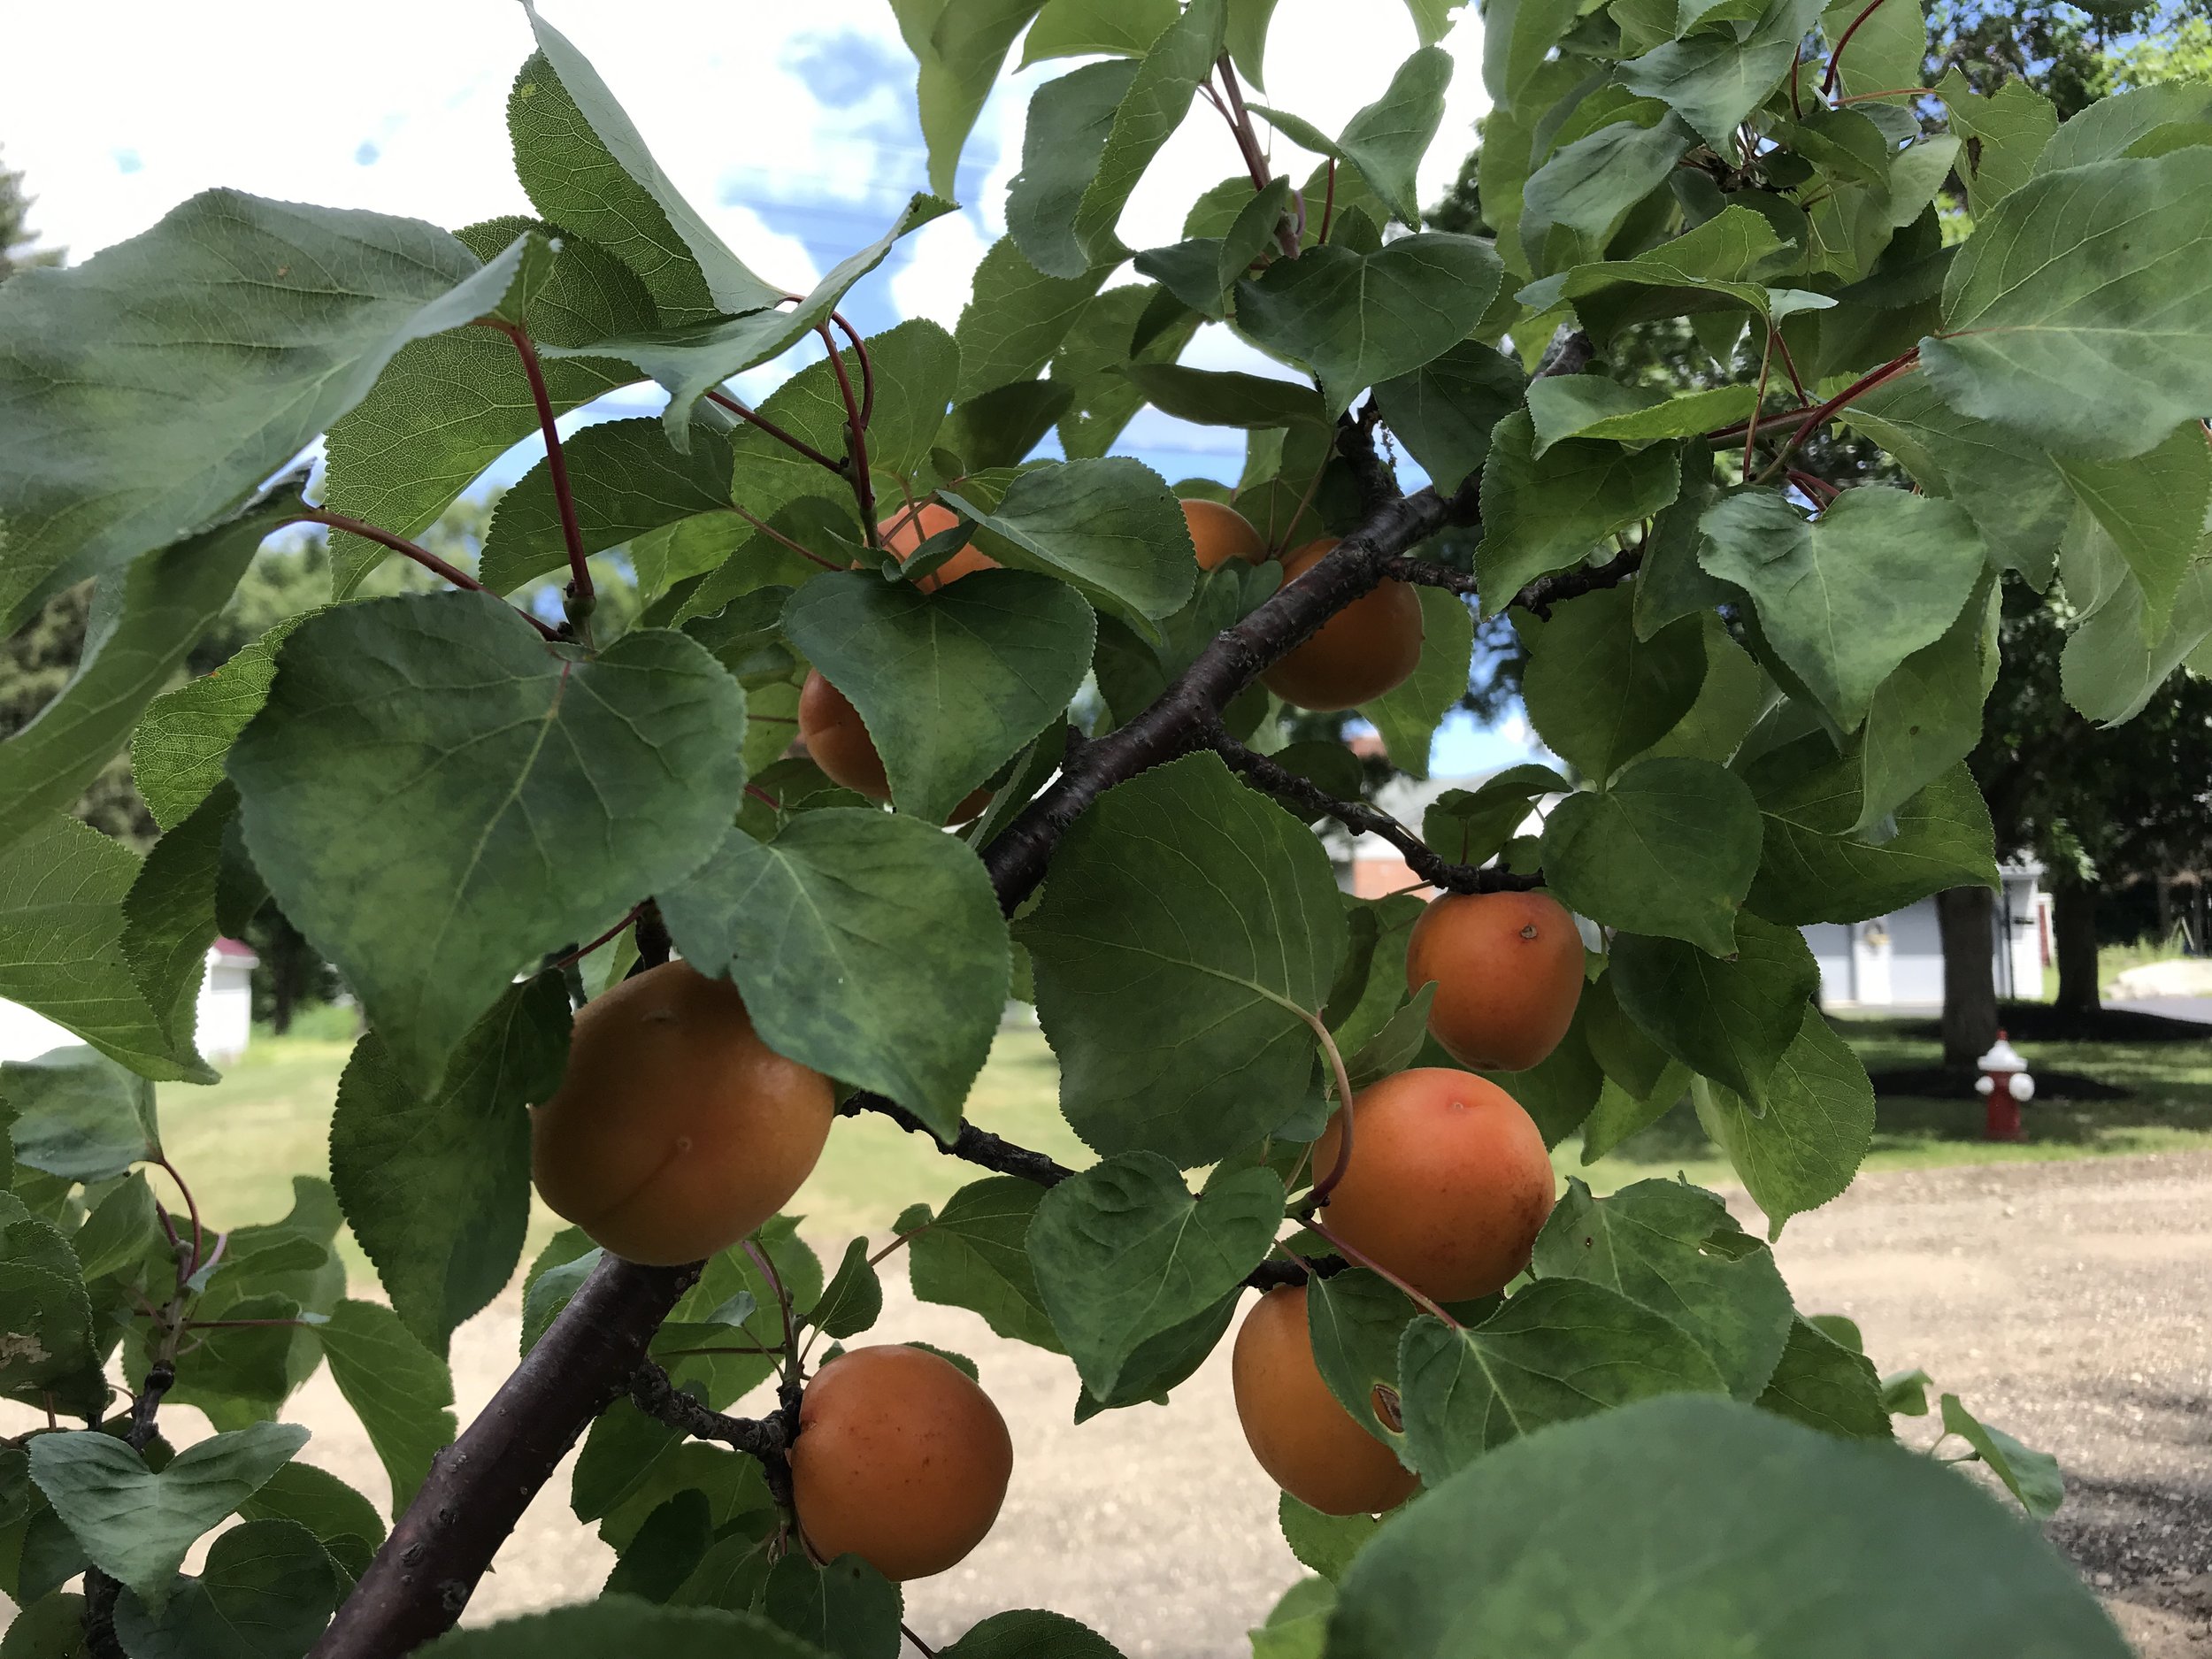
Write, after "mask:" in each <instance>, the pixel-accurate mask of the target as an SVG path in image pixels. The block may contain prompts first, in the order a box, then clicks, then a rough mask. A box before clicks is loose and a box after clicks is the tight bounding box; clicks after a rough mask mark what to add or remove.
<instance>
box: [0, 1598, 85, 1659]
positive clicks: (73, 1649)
mask: <svg viewBox="0 0 2212 1659" xmlns="http://www.w3.org/2000/svg"><path fill="white" fill-rule="evenodd" d="M84 1628H85V1605H84V1597H82V1596H81V1595H79V1594H76V1593H75V1592H74V1591H67V1592H65V1591H60V1590H52V1591H49V1592H48V1593H47V1594H44V1595H42V1596H41V1597H39V1598H38V1599H37V1600H36V1601H30V1602H29V1603H28V1604H27V1605H24V1606H21V1607H19V1609H18V1610H17V1612H16V1616H15V1618H14V1620H13V1622H12V1623H11V1624H9V1626H8V1629H7V1633H6V1634H5V1635H4V1636H0V1659H86V1655H87V1653H88V1649H87V1648H86V1647H85V1640H84Z"/></svg>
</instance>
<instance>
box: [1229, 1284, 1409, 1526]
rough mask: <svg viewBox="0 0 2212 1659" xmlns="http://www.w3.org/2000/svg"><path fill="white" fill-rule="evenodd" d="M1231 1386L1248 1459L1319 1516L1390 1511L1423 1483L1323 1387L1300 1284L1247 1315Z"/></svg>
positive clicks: (1284, 1287) (1284, 1288) (1269, 1295)
mask: <svg viewBox="0 0 2212 1659" xmlns="http://www.w3.org/2000/svg"><path fill="white" fill-rule="evenodd" d="M1229 1379H1230V1385H1231V1386H1232V1387H1233V1388H1234V1390H1235V1391H1236V1400H1237V1420H1238V1421H1239V1422H1240V1423H1242V1424H1243V1425H1244V1439H1245V1441H1246V1443H1247V1444H1248V1445H1249V1446H1250V1447H1251V1448H1252V1455H1253V1456H1255V1457H1256V1458H1257V1459H1259V1463H1260V1467H1261V1468H1262V1469H1264V1470H1265V1471H1267V1474H1268V1479H1271V1480H1272V1481H1273V1482H1274V1483H1275V1484H1276V1485H1277V1486H1280V1487H1281V1488H1282V1489H1283V1490H1284V1491H1285V1492H1287V1493H1288V1494H1290V1495H1291V1496H1292V1497H1294V1498H1295V1499H1297V1500H1298V1502H1301V1503H1303V1504H1306V1505H1308V1506H1310V1508H1313V1509H1318V1510H1320V1511H1321V1512H1322V1513H1323V1514H1324V1515H1372V1514H1375V1513H1377V1512H1379V1511H1380V1510H1383V1509H1396V1508H1397V1507H1398V1505H1400V1504H1401V1503H1403V1502H1405V1501H1406V1500H1407V1499H1408V1498H1409V1497H1411V1496H1412V1495H1413V1489H1414V1487H1415V1486H1418V1485H1419V1484H1420V1479H1419V1477H1417V1475H1415V1474H1414V1473H1413V1471H1411V1470H1409V1469H1408V1468H1407V1467H1406V1466H1405V1465H1404V1464H1403V1463H1400V1462H1399V1461H1398V1457H1397V1454H1396V1453H1394V1452H1393V1451H1392V1450H1391V1449H1390V1448H1389V1447H1387V1446H1386V1445H1384V1444H1383V1443H1382V1442H1381V1441H1380V1440H1377V1439H1376V1438H1375V1437H1374V1436H1373V1435H1372V1434H1370V1433H1369V1432H1367V1431H1366V1430H1365V1429H1364V1428H1363V1427H1361V1426H1360V1424H1359V1421H1358V1419H1357V1418H1356V1417H1353V1416H1352V1414H1351V1413H1350V1412H1348V1411H1347V1410H1346V1409H1344V1408H1343V1407H1342V1406H1341V1405H1340V1404H1338V1403H1337V1398H1336V1396H1335V1395H1334V1394H1331V1393H1330V1392H1329V1385H1328V1384H1327V1383H1325V1382H1324V1381H1323V1380H1322V1379H1321V1368H1320V1367H1319V1366H1317V1365H1316V1364H1315V1363H1314V1360H1313V1337H1312V1334H1311V1333H1310V1331H1309V1330H1308V1329H1307V1326H1306V1287H1305V1286H1303V1285H1282V1286H1277V1287H1276V1288H1275V1289H1273V1290H1271V1291H1269V1292H1268V1293H1267V1294H1265V1295H1263V1296H1262V1297H1261V1298H1260V1300H1259V1302H1258V1303H1257V1305H1256V1306H1255V1307H1254V1308H1253V1310H1252V1311H1251V1312H1249V1313H1248V1314H1247V1315H1245V1316H1244V1324H1243V1325H1242V1326H1240V1328H1239V1329H1238V1331H1237V1341H1236V1348H1235V1350H1234V1351H1233V1353H1232V1354H1231V1356H1230V1359H1229Z"/></svg>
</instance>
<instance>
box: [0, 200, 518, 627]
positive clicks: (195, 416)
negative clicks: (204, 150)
mask: <svg viewBox="0 0 2212 1659" xmlns="http://www.w3.org/2000/svg"><path fill="white" fill-rule="evenodd" d="M519 254H520V250H518V249H512V250H509V252H508V253H507V254H504V255H503V256H501V257H499V258H498V259H495V260H494V261H493V262H492V263H491V264H490V265H483V266H479V265H478V262H477V260H476V258H475V257H474V256H472V254H471V253H470V252H469V251H468V250H467V249H465V248H464V247H463V246H462V245H461V244H460V243H459V242H456V241H455V240H454V239H453V238H452V237H450V236H449V235H447V234H446V233H445V232H443V231H442V230H438V229H436V228H434V227H431V226H428V225H425V224H423V223H421V222H420V221H419V220H416V219H390V218H387V217H385V216H384V215H382V214H380V213H366V212H358V211H340V210H337V209H334V208H319V207H303V206H299V205H296V204H290V203H280V202H266V201H263V200H261V199H260V198H259V197H257V196H243V195H241V194H240V193H238V192H237V191H234V190H208V191H204V192H202V193H201V194H200V195H198V196H194V197H193V198H192V199H191V200H190V201H188V202H187V203H185V204H183V205H182V206H180V207H178V208H174V209H173V210H172V211H170V212H169V213H168V214H167V215H166V216H165V218H164V219H162V220H161V222H160V223H159V224H157V225H156V226H155V227H153V228H152V229H151V230H149V231H146V232H144V233H142V234H140V235H137V236H134V237H132V238H130V239H129V240H128V241H127V242H118V243H116V244H115V245H114V246H113V247H111V248H107V249H104V250H102V251H101V252H100V253H99V254H97V255H96V256H95V257H93V258H90V259H88V260H86V261H85V262H84V263H83V264H82V265H75V266H72V267H70V268H69V269H66V270H63V269H60V268H53V269H46V270H40V269H31V270H27V271H25V272H24V273H22V274H23V276H24V277H25V279H26V280H23V281H20V282H17V281H10V282H9V283H8V285H7V288H6V291H5V293H4V294H0V341H4V342H6V348H7V349H6V354H5V356H4V357H0V410H4V411H5V413H4V416H0V457H4V459H0V520H4V521H5V523H6V524H7V526H8V538H9V539H8V558H7V564H6V567H5V570H4V572H0V634H12V633H13V632H14V631H15V629H16V628H17V627H19V626H20V625H21V624H22V622H23V621H24V619H25V618H27V617H28V616H29V615H30V614H31V612H32V611H34V610H35V608H36V607H37V606H39V605H40V604H42V603H44V602H45V601H46V600H47V599H48V598H50V597H51V596H52V595H55V594H57V593H59V592H60V591H61V590H62V589H63V588H68V587H71V586H73V584H75V583H77V582H80V581H82V580H84V579H85V578H86V577H88V576H105V575H109V574H111V573H112V572H119V571H120V570H122V568H123V567H124V566H125V565H128V564H130V563H131V561H132V560H134V559H135V558H136V557H138V556H139V555H140V554H142V553H143V552H145V551H147V550H148V549H151V548H156V547H163V546H166V545H168V544H169V543H171V542H173V541H178V540H179V539H180V538H183V537H189V536H192V535H195V534H198V533H200V532H201V531H203V530H205V529H208V528H210V527H211V526H214V525H216V524H218V523H219V522H220V521H221V520H222V519H224V518H227V517H228V516H229V515H230V514H231V513H232V512H233V511H234V510H235V509H236V508H237V507H238V506H239V505H240V503H242V502H244V501H245V500H246V498H247V497H248V496H249V495H250V494H251V493H252V492H253V491H254V489H255V488H257V486H258V485H259V484H260V483H261V482H262V480H265V479H267V478H269V477H270V476H272V475H273V473H275V472H278V471H279V470H280V468H282V467H283V466H284V465H286V463H288V461H290V460H291V459H292V457H294V456H296V455H297V454H298V453H299V452H300V450H301V449H303V448H305V447H306V446H307V445H308V444H309V443H310V442H312V441H313V439H314V438H315V437H316V436H317V434H320V433H321V432H323V431H324V430H325V429H326V428H327V427H328V426H330V425H331V423H332V422H333V421H334V420H336V419H337V418H338V417H339V416H341V415H342V414H343V413H345V411H347V410H349V409H350V408H351V407H352V406H353V405H354V404H355V403H358V402H360V401H361V399H362V397H363V396H365V395H366V394H367V392H368V389H369V387H370V385H371V383H372V382H373V381H374V380H375V379H376V377H377V373H378V372H379V371H380V370H381V369H382V368H383V366H384V365H385V364H386V363H388V361H390V359H391V357H392V354H393V353H394V352H396V351H397V350H398V349H400V347H402V346H403V345H404V344H405V343H406V342H409V341H410V340H414V339H418V338H419V337H421V336H423V335H425V334H436V333H438V332H439V331H440V330H442V329H446V328H452V327H457V326H460V325H461V324H464V323H466V322H468V321H469V320H470V319H472V318H474V317H476V316H477V315H479V314H480V312H482V311H485V310H486V309H488V307H489V306H490V305H492V304H493V303H495V302H496V301H497V299H498V297H499V296H500V295H502V294H503V292H505V290H506V288H507V286H508V282H509V280H510V278H511V275H512V273H513V270H514V266H515V264H516V262H517V260H518V257H519ZM180 410H189V411H191V413H190V419H177V414H178V411H180Z"/></svg>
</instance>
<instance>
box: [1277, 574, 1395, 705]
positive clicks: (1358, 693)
mask: <svg viewBox="0 0 2212 1659" xmlns="http://www.w3.org/2000/svg"><path fill="white" fill-rule="evenodd" d="M1336 543H1337V538H1336V537H1334V536H1324V537H1323V538H1322V539H1321V540H1320V541H1309V542H1307V543H1306V545H1305V546H1303V547H1302V548H1300V549H1298V550H1297V551H1296V552H1294V553H1292V554H1289V555H1288V556H1286V557H1285V558H1284V560H1283V583H1284V585H1285V586H1286V587H1287V586H1288V585H1289V584H1290V583H1292V582H1294V581H1295V580H1298V578H1299V577H1301V576H1302V575H1303V574H1304V573H1305V572H1307V571H1308V570H1310V569H1311V568H1312V567H1313V566H1314V565H1317V564H1318V563H1319V562H1320V560H1321V558H1322V557H1323V556H1324V555H1325V554H1326V553H1327V552H1328V551H1329V550H1330V549H1332V548H1333V547H1335V546H1336ZM1420 665H1421V599H1420V595H1417V594H1416V593H1415V592H1414V591H1413V589H1412V588H1410V587H1409V586H1408V585H1407V584H1405V583H1404V582H1398V581H1384V582H1379V583H1378V584H1377V585H1376V586H1375V588H1373V589H1372V590H1371V592H1368V593H1364V594H1362V595H1360V596H1359V597H1358V598H1356V599H1355V600H1353V601H1352V603H1350V604H1348V605H1347V606H1345V607H1344V609H1343V610H1341V611H1338V612H1337V613H1336V614H1335V615H1334V616H1333V617H1331V618H1329V619H1328V620H1327V621H1326V622H1325V623H1323V624H1322V625H1321V626H1320V627H1319V628H1318V629H1317V630H1316V631H1315V632H1314V633H1313V634H1312V635H1310V637H1309V638H1308V639H1307V640H1306V641H1304V642H1303V643H1302V644H1301V645H1299V646H1297V647H1295V648H1294V649H1292V650H1291V651H1290V652H1289V653H1288V654H1287V655H1286V656H1284V657H1281V658H1279V660H1278V661H1277V662H1276V664H1275V665H1274V666H1273V667H1271V668H1270V669H1268V670H1267V671H1266V672H1264V673H1263V674H1262V675H1261V676H1260V680H1261V683H1262V684H1263V685H1265V686H1266V687H1267V688H1268V689H1269V690H1270V691H1271V692H1273V693H1274V694H1275V695H1277V696H1279V697H1280V698H1281V699H1282V700H1283V701H1284V702H1285V703H1292V704H1294V705H1295V706H1297V707H1298V708H1301V709H1311V710H1316V711H1317V712H1326V711H1328V710H1334V709H1355V708H1357V707H1358V706H1359V705H1360V704H1361V703H1368V702H1371V701H1372V700H1373V699H1375V698H1377V697H1379V696H1381V695H1383V694H1384V693H1385V692H1386V691H1394V690H1396V689H1397V687H1400V686H1402V685H1403V684H1405V682H1406V681H1407V680H1409V678H1411V676H1412V673H1413V671H1414V670H1415V669H1417V668H1418V667H1419V666H1420Z"/></svg>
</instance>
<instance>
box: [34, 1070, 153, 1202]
mask: <svg viewBox="0 0 2212 1659" xmlns="http://www.w3.org/2000/svg"><path fill="white" fill-rule="evenodd" d="M0 1100H4V1101H5V1102H7V1106H8V1110H9V1113H10V1117H11V1119H12V1121H11V1123H10V1125H9V1134H10V1136H11V1138H12V1141H13V1142H14V1148H15V1161H16V1163H18V1164H28V1165H29V1166H30V1167H31V1168H32V1169H35V1170H40V1171H43V1172H45V1173H46V1174H48V1175H58V1176H60V1177H61V1178H62V1179H65V1180H71V1181H87V1182H89V1181H104V1180H110V1179H113V1178H114V1177H116V1176H119V1175H121V1174H122V1173H124V1172H125V1171H127V1170H128V1169H129V1168H130V1167H131V1165H132V1164H138V1163H142V1162H148V1161H150V1160H152V1159H155V1158H157V1157H159V1156H161V1131H160V1129H159V1127H158V1126H157V1124H156V1121H155V1118H154V1090H153V1085H152V1084H151V1083H150V1082H148V1081H147V1080H146V1079H145V1078H143V1077H142V1076H137V1075H134V1074H133V1073H132V1072H129V1071H125V1070H123V1068H122V1067H120V1066H119V1065H117V1064H114V1063H113V1062H112V1061H111V1060H107V1059H104V1058H103V1057H101V1056H99V1055H96V1054H95V1053H93V1052H92V1051H90V1050H89V1049H85V1048H55V1049H52V1050H50V1051H49V1052H48V1053H45V1054H42V1055H40V1056H38V1057H37V1058H36V1059H33V1060H10V1061H7V1062H5V1063H4V1064H0Z"/></svg>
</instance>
